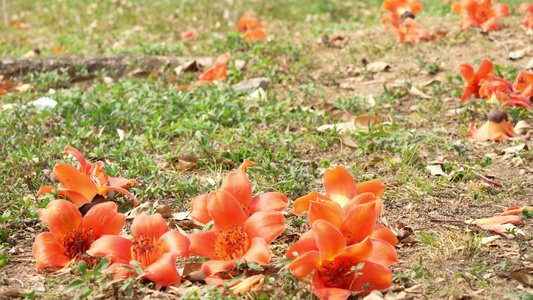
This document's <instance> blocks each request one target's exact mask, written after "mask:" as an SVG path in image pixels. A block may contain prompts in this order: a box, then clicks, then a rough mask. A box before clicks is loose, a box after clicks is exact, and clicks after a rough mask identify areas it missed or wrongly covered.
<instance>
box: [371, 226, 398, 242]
mask: <svg viewBox="0 0 533 300" xmlns="http://www.w3.org/2000/svg"><path fill="white" fill-rule="evenodd" d="M372 238H373V239H378V240H382V241H385V242H387V243H389V244H391V245H393V246H396V245H397V244H398V239H397V238H396V235H394V233H392V231H390V229H388V228H387V227H385V226H383V225H380V224H376V226H375V227H374V232H373V233H372Z"/></svg>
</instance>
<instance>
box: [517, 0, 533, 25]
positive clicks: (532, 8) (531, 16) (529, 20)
mask: <svg viewBox="0 0 533 300" xmlns="http://www.w3.org/2000/svg"><path fill="white" fill-rule="evenodd" d="M518 10H519V11H527V12H529V13H528V14H527V15H526V17H525V18H524V26H525V27H526V28H527V29H531V28H533V4H531V3H522V4H520V6H519V7H518Z"/></svg>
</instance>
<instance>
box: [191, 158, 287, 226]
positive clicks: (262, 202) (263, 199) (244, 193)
mask: <svg viewBox="0 0 533 300" xmlns="http://www.w3.org/2000/svg"><path fill="white" fill-rule="evenodd" d="M252 165H254V163H253V162H251V161H249V160H247V159H245V160H244V162H243V163H242V164H241V165H240V166H239V168H238V169H237V172H232V173H229V174H228V176H227V177H226V179H225V180H224V182H223V183H222V186H221V187H220V188H221V189H222V190H225V191H227V192H229V193H230V194H231V195H232V196H233V197H235V199H237V201H238V202H239V204H240V205H241V207H242V209H243V210H244V212H245V213H246V215H247V216H248V217H250V216H252V215H253V214H254V213H257V212H261V211H267V210H271V211H278V212H281V211H282V210H284V209H285V208H287V206H289V200H288V199H287V197H285V196H284V195H283V194H280V193H276V192H269V193H263V194H259V195H257V196H255V197H253V196H252V183H251V182H250V180H249V179H248V175H247V174H246V167H249V166H252ZM207 198H208V196H207V195H199V196H196V197H195V198H194V199H192V201H191V208H192V212H191V214H190V216H191V217H192V218H194V219H195V220H197V221H198V222H200V223H203V224H206V223H208V222H209V221H211V220H213V218H212V217H211V216H210V215H209V212H208V210H207ZM280 214H281V213H280Z"/></svg>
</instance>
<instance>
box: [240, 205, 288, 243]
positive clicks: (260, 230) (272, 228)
mask: <svg viewBox="0 0 533 300" xmlns="http://www.w3.org/2000/svg"><path fill="white" fill-rule="evenodd" d="M286 227H287V226H286V225H285V217H284V216H283V214H281V212H279V211H272V210H264V211H259V212H256V213H255V214H253V215H252V216H251V217H249V218H248V220H246V222H244V224H243V229H244V232H245V233H246V234H248V236H249V237H250V238H254V237H260V238H262V239H263V240H265V242H266V243H267V244H270V243H271V242H272V241H273V240H274V239H275V238H277V237H278V236H279V235H280V234H281V233H282V232H283V231H285V228H286Z"/></svg>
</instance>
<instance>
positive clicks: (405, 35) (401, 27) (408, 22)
mask: <svg viewBox="0 0 533 300" xmlns="http://www.w3.org/2000/svg"><path fill="white" fill-rule="evenodd" d="M385 31H395V32H396V33H397V34H398V42H399V43H403V42H405V41H407V42H408V43H411V44H413V45H418V43H420V39H429V38H430V37H431V34H430V33H429V30H427V29H425V28H423V27H422V26H420V25H419V24H418V23H417V22H416V21H415V19H412V18H407V19H405V21H404V22H403V23H399V22H396V21H394V22H392V26H387V28H385Z"/></svg>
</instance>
